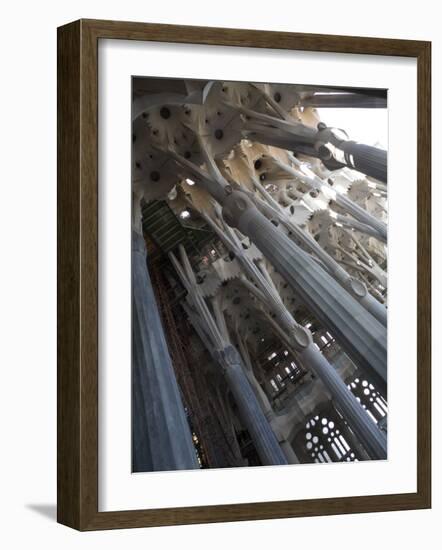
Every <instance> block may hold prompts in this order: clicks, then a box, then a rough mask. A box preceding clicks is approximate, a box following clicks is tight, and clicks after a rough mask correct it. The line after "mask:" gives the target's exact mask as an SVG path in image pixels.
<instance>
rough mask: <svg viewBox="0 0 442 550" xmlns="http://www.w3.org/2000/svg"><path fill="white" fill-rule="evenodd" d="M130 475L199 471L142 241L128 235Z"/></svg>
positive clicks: (140, 238) (135, 234)
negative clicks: (135, 472) (130, 266)
mask: <svg viewBox="0 0 442 550" xmlns="http://www.w3.org/2000/svg"><path fill="white" fill-rule="evenodd" d="M132 279H133V283H132V284H133V287H132V303H133V311H132V319H133V327H132V333H133V335H132V364H133V378H132V382H133V405H132V411H133V412H132V415H133V428H132V429H133V436H132V437H133V454H132V461H133V469H134V471H149V470H154V471H158V470H187V469H192V468H198V461H197V459H196V453H195V448H194V446H193V444H192V436H191V432H190V428H189V424H188V422H187V418H186V414H185V411H184V407H183V403H182V401H181V396H180V391H179V388H178V384H177V381H176V378H175V373H174V370H173V367H172V362H171V359H170V356H169V352H168V349H167V343H166V339H165V336H164V332H163V327H162V325H161V319H160V316H159V313H158V308H157V305H156V301H155V296H154V293H153V289H152V285H151V282H150V278H149V274H148V271H147V266H146V249H145V245H144V240H143V238H142V237H141V235H139V234H138V233H135V232H133V234H132Z"/></svg>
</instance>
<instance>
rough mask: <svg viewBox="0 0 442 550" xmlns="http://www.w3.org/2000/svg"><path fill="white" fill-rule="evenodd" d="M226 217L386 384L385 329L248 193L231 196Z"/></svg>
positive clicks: (359, 360) (359, 361) (356, 357)
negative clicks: (267, 216)
mask: <svg viewBox="0 0 442 550" xmlns="http://www.w3.org/2000/svg"><path fill="white" fill-rule="evenodd" d="M223 215H224V218H225V220H226V222H227V223H228V224H229V225H231V226H233V227H238V228H239V230H240V231H241V232H242V233H243V234H244V235H247V236H248V237H249V238H250V239H251V240H252V241H253V242H254V243H255V245H256V246H257V247H258V248H259V249H260V250H261V252H262V253H263V254H264V255H265V256H266V257H267V259H268V260H269V261H270V262H271V263H272V264H273V266H274V267H275V269H276V270H277V271H278V272H279V273H280V274H281V275H282V276H283V277H284V278H285V279H286V281H287V282H288V283H289V284H290V285H291V286H292V288H293V289H294V290H295V291H296V293H297V294H298V296H299V297H300V299H301V300H302V301H303V302H304V303H305V304H306V306H307V307H309V308H310V309H311V311H312V312H313V314H314V315H315V316H316V317H317V319H318V320H319V321H320V322H321V323H322V324H323V325H324V326H325V327H327V328H328V329H329V330H330V332H332V333H333V335H334V336H335V337H336V339H337V340H338V341H339V342H340V343H341V345H342V347H343V348H344V349H345V351H347V353H348V354H349V355H350V357H352V359H353V360H354V361H355V362H356V364H358V365H360V366H362V367H363V368H366V369H368V370H371V371H374V373H375V375H377V377H378V378H379V377H380V378H381V379H382V380H383V381H384V382H385V381H386V377H387V338H386V331H385V327H384V326H383V325H382V324H381V323H379V321H377V320H376V319H375V318H374V317H373V315H371V314H370V313H369V312H368V311H367V310H366V309H365V308H364V307H363V306H362V305H361V304H359V303H358V302H357V301H356V300H355V299H354V298H353V297H352V296H351V295H350V294H349V293H348V292H347V291H346V290H345V289H344V288H342V286H341V285H340V284H339V283H337V282H336V281H335V279H333V277H331V276H330V275H329V274H328V273H326V272H325V271H324V270H323V269H318V267H317V265H316V263H315V261H314V260H313V259H312V258H311V257H310V256H309V255H308V254H307V253H305V252H304V251H303V250H302V249H301V248H299V247H298V246H297V245H296V244H295V243H294V242H293V241H292V240H291V239H289V238H288V237H287V236H286V235H285V234H284V233H283V232H282V231H279V230H278V229H277V228H276V227H275V226H274V225H273V224H272V223H271V222H269V221H268V220H267V219H266V218H265V216H264V215H263V214H261V213H260V212H259V211H258V209H257V208H256V207H255V205H254V204H253V203H252V202H251V200H250V199H249V198H248V197H247V195H245V193H243V192H241V191H234V192H233V193H231V194H230V195H228V197H227V198H226V199H224V208H223ZM356 290H357V289H356ZM361 291H362V289H361Z"/></svg>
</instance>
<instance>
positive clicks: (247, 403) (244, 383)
mask: <svg viewBox="0 0 442 550" xmlns="http://www.w3.org/2000/svg"><path fill="white" fill-rule="evenodd" d="M217 354H218V356H219V363H220V364H221V365H222V366H223V370H224V374H225V377H226V380H227V383H228V386H229V388H230V390H231V392H232V394H233V397H234V398H235V402H236V404H237V406H238V409H239V412H240V416H241V419H242V421H243V422H244V424H245V426H246V428H247V430H248V432H249V433H250V437H251V438H252V441H253V444H254V445H255V447H256V450H257V452H258V455H259V457H260V459H261V461H262V463H263V464H264V465H277V464H287V463H288V462H287V459H286V457H285V455H284V453H283V451H282V449H281V447H280V445H279V443H278V440H277V438H276V436H275V434H274V433H273V430H272V428H271V427H270V424H269V422H268V420H267V419H266V417H265V416H264V413H263V411H262V409H261V405H260V404H259V402H258V399H257V397H256V395H255V393H254V391H253V390H252V387H251V385H250V383H249V381H248V379H247V376H246V374H245V372H244V367H243V365H242V360H241V357H240V355H239V353H238V352H237V350H236V349H235V348H234V347H233V346H230V345H229V346H226V347H225V348H224V349H222V350H220V351H218V352H217Z"/></svg>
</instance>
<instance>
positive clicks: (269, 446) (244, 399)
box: [169, 245, 287, 465]
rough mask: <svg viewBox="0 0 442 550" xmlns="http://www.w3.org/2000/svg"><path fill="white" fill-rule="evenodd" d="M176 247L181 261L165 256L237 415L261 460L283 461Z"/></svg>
mask: <svg viewBox="0 0 442 550" xmlns="http://www.w3.org/2000/svg"><path fill="white" fill-rule="evenodd" d="M179 249H180V256H181V264H180V262H179V261H178V260H177V258H176V257H175V256H174V254H172V253H170V254H169V257H170V259H171V261H172V263H173V265H174V267H175V269H176V271H177V273H178V275H179V277H180V279H181V281H182V283H183V285H184V286H185V288H186V290H187V292H188V297H189V299H190V302H191V303H192V305H193V306H194V308H195V310H196V311H197V313H198V314H199V316H200V318H201V323H200V327H201V328H202V330H204V332H205V334H206V336H207V338H205V343H206V344H207V346H208V350H209V351H210V353H212V355H213V357H214V358H215V359H216V361H217V362H218V364H219V365H220V366H221V368H222V370H223V373H224V376H225V377H226V381H227V383H228V386H229V388H230V390H231V392H232V394H233V396H234V398H235V401H236V404H237V406H238V409H239V411H240V415H241V419H242V421H243V422H244V425H245V427H246V428H247V430H248V432H249V433H250V437H251V438H252V441H253V443H254V445H255V447H256V450H257V452H258V455H259V457H260V459H261V461H262V463H263V464H264V465H276V464H287V459H286V457H285V456H284V453H283V451H282V449H281V447H280V445H279V443H278V440H277V438H276V436H275V434H274V433H273V431H272V428H271V426H270V424H269V422H268V420H267V418H266V417H265V415H264V413H263V411H262V409H261V406H260V403H259V401H258V399H257V397H256V395H255V393H254V391H253V389H252V387H251V386H250V383H249V381H248V379H247V376H246V373H245V367H244V365H243V364H242V360H241V356H240V355H239V353H238V351H237V350H236V349H235V348H234V347H233V346H232V344H231V343H230V342H229V341H227V339H226V335H225V334H224V335H223V333H222V329H221V328H220V326H219V325H217V323H216V321H215V319H214V317H213V315H212V313H211V311H210V310H209V308H208V306H207V304H206V302H205V300H204V298H203V297H202V296H201V295H200V293H199V290H198V288H197V284H196V278H195V274H194V273H193V270H192V267H191V265H190V262H189V259H188V257H187V255H186V252H185V250H184V248H183V246H182V245H180V247H179Z"/></svg>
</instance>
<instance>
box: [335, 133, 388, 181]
mask: <svg viewBox="0 0 442 550" xmlns="http://www.w3.org/2000/svg"><path fill="white" fill-rule="evenodd" d="M339 147H340V148H341V149H342V150H343V151H344V153H345V161H346V163H347V165H348V166H350V168H354V169H355V170H358V171H359V172H362V173H363V174H367V176H371V177H372V178H376V179H377V180H379V181H382V182H384V183H386V182H387V151H384V150H383V149H378V148H377V147H372V146H370V145H363V144H362V143H356V142H355V141H343V142H342V143H340V144H339Z"/></svg>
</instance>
